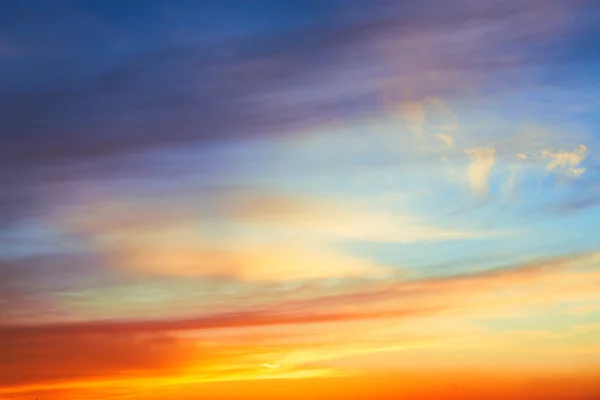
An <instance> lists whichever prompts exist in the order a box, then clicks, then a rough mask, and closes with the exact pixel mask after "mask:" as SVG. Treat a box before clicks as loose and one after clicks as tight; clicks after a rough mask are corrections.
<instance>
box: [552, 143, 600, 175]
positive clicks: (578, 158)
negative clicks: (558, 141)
mask: <svg viewBox="0 0 600 400" xmlns="http://www.w3.org/2000/svg"><path fill="white" fill-rule="evenodd" d="M588 154H589V150H588V148H587V146H584V145H580V146H579V148H578V149H577V150H575V151H572V152H568V151H556V152H555V151H551V150H542V151H541V157H542V158H544V159H549V161H548V164H547V165H546V172H556V173H560V174H563V175H565V176H566V177H570V178H579V177H580V176H581V175H583V173H584V172H585V168H582V167H579V165H580V164H581V162H582V161H583V160H584V159H585V158H586V157H587V155H588Z"/></svg>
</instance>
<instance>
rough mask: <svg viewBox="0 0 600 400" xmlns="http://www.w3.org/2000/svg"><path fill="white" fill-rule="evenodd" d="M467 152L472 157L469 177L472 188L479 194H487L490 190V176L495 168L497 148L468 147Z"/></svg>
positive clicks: (468, 172)
mask: <svg viewBox="0 0 600 400" xmlns="http://www.w3.org/2000/svg"><path fill="white" fill-rule="evenodd" d="M465 153H466V154H468V155H469V156H470V157H471V163H470V164H469V168H468V170H467V178H468V180H469V185H470V186H471V190H472V191H473V192H474V193H475V194H477V195H486V194H487V193H488V191H489V178H490V174H491V173H492V168H494V163H495V154H496V150H494V149H492V148H482V149H468V150H465Z"/></svg>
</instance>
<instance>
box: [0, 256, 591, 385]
mask: <svg viewBox="0 0 600 400" xmlns="http://www.w3.org/2000/svg"><path fill="white" fill-rule="evenodd" d="M599 260H600V256H598V254H580V255H573V256H566V257H563V258H556V259H548V260H541V261H539V262H536V263H532V264H525V265H516V266H511V267H507V268H499V269H495V270H489V271H482V272H475V273H471V274H464V275H457V276H448V277H436V278H424V279H418V280H384V281H364V282H363V283H362V284H360V285H358V286H356V285H354V286H353V285H347V283H346V284H345V285H347V286H346V287H345V288H344V293H339V294H332V293H331V292H329V294H318V293H317V292H314V293H313V295H312V296H308V297H306V298H299V299H287V298H286V297H279V298H277V299H271V300H268V299H264V300H263V301H262V304H258V305H255V306H253V307H252V308H247V309H246V310H231V311H224V312H219V313H212V314H211V313H209V312H205V313H204V314H199V315H198V316H197V317H196V318H188V319H149V320H140V319H139V318H135V319H130V320H113V321H106V320H102V321H100V320H99V321H81V322H77V321H74V322H68V321H65V322H55V323H51V324H49V323H44V324H41V323H39V322H36V321H35V319H32V320H31V321H32V322H31V323H30V324H23V323H21V324H14V323H12V324H3V323H0V339H2V343H4V344H10V345H9V346H3V347H2V348H0V355H1V356H2V359H3V360H4V363H3V364H2V366H0V372H3V373H2V374H0V381H1V382H2V384H3V385H4V386H11V385H16V386H14V387H15V389H14V390H17V389H18V388H19V387H25V388H26V387H30V388H31V387H35V385H41V386H43V385H47V387H49V388H52V387H53V385H54V386H55V387H58V386H60V385H61V384H62V385H67V387H68V386H69V385H75V386H77V384H78V382H79V384H85V383H86V382H88V383H89V382H94V379H98V380H99V382H98V384H102V381H104V385H109V382H110V381H111V380H114V381H115V382H118V381H122V383H127V382H130V383H131V379H153V380H155V382H159V381H160V382H161V385H164V384H167V382H168V379H167V378H170V379H175V378H176V377H189V378H190V379H191V378H192V377H194V376H195V377H196V381H200V382H201V381H210V380H215V379H234V378H236V377H237V379H258V378H261V377H263V376H262V375H261V374H262V372H260V371H261V370H262V369H260V368H258V366H260V364H263V363H270V364H272V363H273V362H278V363H279V364H280V368H278V369H277V372H275V371H274V373H279V372H281V373H284V372H285V373H289V372H293V371H303V370H310V368H311V367H312V368H316V367H318V365H319V364H318V363H323V362H330V361H332V360H339V359H353V358H356V357H359V356H361V357H362V356H367V355H369V354H375V353H378V352H398V351H410V352H414V351H417V353H415V354H422V353H418V349H433V348H439V349H454V351H456V350H457V349H463V351H464V353H463V354H470V353H469V351H470V350H469V349H480V348H481V347H478V346H482V345H485V344H487V345H489V344H490V343H496V345H498V346H500V345H501V348H502V349H504V348H505V347H502V346H504V344H502V343H504V342H502V341H498V340H499V339H501V340H505V339H507V338H508V339H510V340H511V341H512V342H514V340H515V339H516V338H517V337H518V338H519V343H521V342H520V341H521V340H526V339H527V340H528V338H529V339H531V338H535V339H536V340H541V339H540V337H541V336H540V335H537V334H536V335H535V336H532V335H530V334H528V333H527V332H525V334H520V333H515V332H513V333H511V335H512V336H510V337H508V336H507V337H506V338H504V339H502V337H500V336H498V335H495V334H491V333H489V332H487V331H481V330H478V329H474V330H471V329H467V328H466V327H465V326H464V325H460V326H461V327H462V328H464V329H463V330H461V329H458V330H457V329H456V323H457V321H464V318H473V317H474V316H475V317H477V318H485V316H486V315H487V317H488V318H490V317H493V318H498V317H499V316H501V315H502V313H501V311H502V310H505V311H506V312H507V313H508V314H507V315H509V316H512V317H514V316H515V315H518V314H519V313H522V312H523V311H525V312H526V311H528V310H529V311H530V312H535V310H539V308H540V307H541V308H546V307H553V305H554V304H556V303H560V302H567V303H571V302H572V301H573V300H574V299H577V298H579V299H581V298H585V297H586V296H587V297H588V300H589V299H598V293H600V291H599V289H600V281H599V280H598V277H599V276H600V275H599V274H598V269H599V268H600V264H598V262H599ZM542 300H543V301H542ZM515 313H516V314H515ZM444 321H445V322H444ZM444 324H446V325H444ZM350 327H361V328H360V329H358V328H356V329H354V328H352V329H351V328H350ZM448 327H450V328H451V329H450V330H447V328H448ZM585 328H586V329H588V328H589V329H592V328H593V329H597V324H595V325H593V324H592V325H589V326H586V327H585ZM581 329H583V328H581ZM581 329H580V330H581ZM211 332H213V333H211ZM340 332H345V333H344V334H343V335H341V336H340V334H339V333H340ZM505 336H506V335H505ZM544 337H546V336H544ZM548 338H549V339H548V340H554V336H550V337H548ZM475 339H477V340H475ZM544 340H545V339H544ZM523 343H525V342H523ZM515 348H520V347H518V346H517V347H514V346H513V350H514V349H515ZM506 349H507V350H508V348H506ZM428 354H430V355H431V354H432V353H431V351H430V352H429V353H428ZM543 354H545V353H544V352H543V351H542V349H540V355H543ZM548 354H550V356H551V355H552V354H554V353H548ZM125 356H127V357H125ZM547 356H548V355H547V354H546V355H544V357H547ZM7 360H8V361H7ZM513 362H517V363H518V362H519V360H517V361H515V360H514V359H513ZM49 363H51V364H49ZM50 365H51V366H52V368H49V366H50ZM350 365H351V364H350ZM511 365H512V366H513V367H514V365H513V364H511ZM46 367H48V368H46ZM430 367H431V365H430ZM329 370H330V371H331V369H329ZM336 370H337V371H340V372H343V371H344V370H343V368H336V369H334V370H333V372H336ZM263 378H264V377H263ZM182 379H183V378H182ZM184 380H185V379H184ZM182 382H183V381H182ZM23 385H25V386H23ZM159 386H160V385H159ZM9 390H10V388H9ZM19 390H20V389H19Z"/></svg>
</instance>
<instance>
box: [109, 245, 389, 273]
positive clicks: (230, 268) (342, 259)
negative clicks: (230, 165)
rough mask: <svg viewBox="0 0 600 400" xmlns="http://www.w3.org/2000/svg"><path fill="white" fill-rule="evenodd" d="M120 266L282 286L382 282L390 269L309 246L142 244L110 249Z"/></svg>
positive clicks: (115, 261) (150, 271)
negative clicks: (339, 281)
mask: <svg viewBox="0 0 600 400" xmlns="http://www.w3.org/2000/svg"><path fill="white" fill-rule="evenodd" d="M109 252H114V254H113V262H114V264H115V265H116V266H122V267H124V268H133V269H137V270H140V271H144V272H147V273H156V274H165V275H190V276H194V275H195V276H216V277H219V276H221V277H228V278H234V279H238V280H242V281H282V280H305V279H326V278H342V277H345V278H348V277H358V276H381V275H386V274H389V273H390V270H389V269H386V268H384V267H382V266H379V265H377V264H375V263H373V262H371V261H369V260H366V259H361V258H358V257H352V256H348V255H345V254H342V253H338V252H334V251H331V250H324V249H319V248H316V247H315V246H311V245H305V246H303V245H298V244H295V245H290V244H286V243H281V244H278V243H276V242H275V243H269V244H267V245H261V244H257V243H247V244H243V243H237V244H230V245H228V246H227V247H226V248H223V249H219V248H211V247H208V248H203V247H202V246H196V247H185V246H177V245H174V246H169V245H161V244H160V241H158V242H155V243H150V244H149V243H144V242H142V243H139V244H137V245H136V244H132V245H129V246H128V245H125V246H120V245H117V247H116V248H114V249H111V248H110V247H109Z"/></svg>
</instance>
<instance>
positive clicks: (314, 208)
mask: <svg viewBox="0 0 600 400" xmlns="http://www.w3.org/2000/svg"><path fill="white" fill-rule="evenodd" d="M231 212H232V215H234V216H235V217H236V218H237V219H238V220H239V221H241V222H249V223H253V224H256V225H257V226H260V225H264V226H267V227H269V226H271V227H275V228H280V229H281V231H282V233H285V231H286V230H287V231H292V232H294V231H298V232H305V233H306V234H307V235H308V237H313V238H322V239H339V240H361V241H373V242H388V243H414V242H422V241H446V240H457V239H465V238H473V239H476V238H486V237H491V236H495V235H498V234H501V232H493V231H474V230H473V231H471V230H464V229H453V228H447V227H443V226H438V225H436V224H435V223H432V222H430V221H428V220H427V219H425V218H422V217H419V216H418V215H416V214H413V213H409V212H404V213H401V214H400V213H392V212H388V211H385V210H381V211H372V210H370V209H365V208H364V207H356V206H354V207H353V206H352V205H351V204H345V203H344V202H342V203H341V204H338V203H337V202H336V201H334V200H329V201H327V200H312V199H310V198H306V197H305V198H302V197H297V198H293V197H289V196H280V195H277V194H274V195H271V194H268V193H267V194H264V195H261V194H258V196H252V195H250V196H248V197H242V198H241V199H239V201H237V202H236V203H235V204H234V205H233V207H232V211H231Z"/></svg>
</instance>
